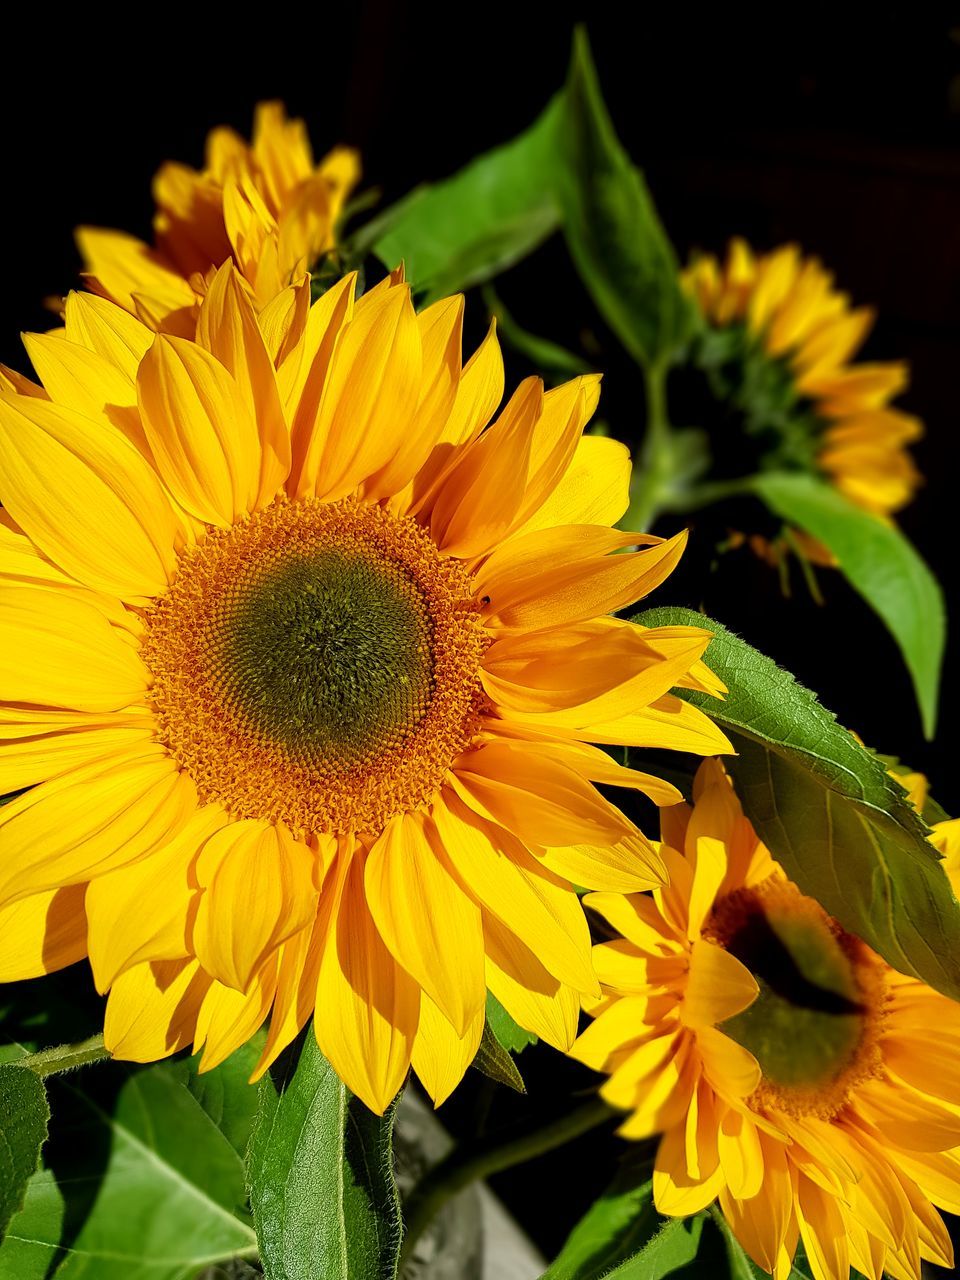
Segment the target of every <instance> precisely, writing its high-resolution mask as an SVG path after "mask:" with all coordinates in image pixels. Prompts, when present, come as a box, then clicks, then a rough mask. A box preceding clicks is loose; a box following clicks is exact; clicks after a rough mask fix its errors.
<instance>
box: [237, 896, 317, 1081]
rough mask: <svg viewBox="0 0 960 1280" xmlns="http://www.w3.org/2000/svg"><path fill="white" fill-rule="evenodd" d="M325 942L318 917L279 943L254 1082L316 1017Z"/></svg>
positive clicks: (252, 1077) (253, 1075)
mask: <svg viewBox="0 0 960 1280" xmlns="http://www.w3.org/2000/svg"><path fill="white" fill-rule="evenodd" d="M322 945H323V930H322V927H321V921H320V920H319V918H318V919H317V920H314V921H312V922H311V923H310V924H309V925H308V926H307V927H306V928H305V929H301V930H300V932H299V933H295V934H294V935H293V937H292V938H287V940H286V941H285V942H283V943H281V944H280V946H279V948H278V955H279V961H278V965H277V990H276V995H275V998H274V1004H273V1011H272V1012H271V1014H270V1028H269V1031H268V1033H267V1041H266V1044H265V1045H264V1047H263V1053H262V1054H261V1055H260V1059H259V1061H258V1062H257V1065H256V1067H255V1069H254V1072H253V1074H252V1076H251V1077H250V1081H251V1083H254V1082H255V1081H257V1080H259V1079H260V1077H261V1076H262V1075H263V1074H264V1072H266V1071H267V1070H269V1068H270V1067H271V1066H272V1064H273V1063H274V1062H275V1061H276V1059H277V1057H278V1056H279V1055H280V1054H281V1053H282V1052H283V1050H284V1049H285V1048H286V1047H287V1045H288V1044H290V1043H291V1042H292V1041H293V1040H295V1039H296V1037H297V1036H298V1035H299V1033H300V1030H301V1028H303V1027H305V1026H306V1024H307V1022H308V1021H309V1020H310V1018H311V1017H312V1016H313V1011H314V1006H315V1005H316V1002H317V978H318V976H319V973H320V955H321V950H322Z"/></svg>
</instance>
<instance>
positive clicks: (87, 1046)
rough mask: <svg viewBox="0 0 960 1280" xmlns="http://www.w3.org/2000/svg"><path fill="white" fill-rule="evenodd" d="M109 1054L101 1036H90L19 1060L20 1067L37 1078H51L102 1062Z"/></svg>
mask: <svg viewBox="0 0 960 1280" xmlns="http://www.w3.org/2000/svg"><path fill="white" fill-rule="evenodd" d="M109 1057H110V1052H109V1050H108V1049H106V1048H105V1047H104V1043H103V1036H91V1037H90V1039H89V1040H81V1041H80V1043H79V1044H61V1045H57V1047H56V1048H55V1049H41V1050H40V1052H39V1053H31V1054H29V1055H28V1056H27V1057H26V1058H21V1059H20V1063H19V1065H20V1066H23V1067H29V1068H30V1070H31V1071H35V1072H36V1073H37V1075H38V1076H52V1075H56V1074H57V1072H59V1071H72V1070H73V1069H74V1068H75V1067H85V1066H87V1064H88V1063H91V1062H102V1061H103V1060H104V1058H109Z"/></svg>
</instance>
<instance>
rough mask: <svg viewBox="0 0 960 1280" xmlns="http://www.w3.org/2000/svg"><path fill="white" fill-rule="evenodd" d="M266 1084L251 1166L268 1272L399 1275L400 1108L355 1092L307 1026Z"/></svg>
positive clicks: (278, 1276)
mask: <svg viewBox="0 0 960 1280" xmlns="http://www.w3.org/2000/svg"><path fill="white" fill-rule="evenodd" d="M298 1044H299V1045H300V1046H301V1048H300V1052H299V1054H298V1053H296V1052H291V1053H289V1054H288V1055H286V1056H285V1057H284V1059H282V1060H281V1061H282V1062H283V1065H282V1066H280V1065H279V1064H278V1068H276V1069H275V1071H274V1073H272V1074H271V1076H268V1077H265V1078H264V1080H263V1081H262V1082H261V1085H260V1112H259V1115H258V1118H257V1123H256V1125H255V1127H254V1131H253V1136H252V1138H251V1140H250V1150H249V1154H248V1160H247V1176H248V1181H249V1185H250V1199H251V1203H252V1205H253V1217H254V1222H255V1224H256V1228H257V1235H258V1237H259V1240H260V1257H261V1261H262V1263H263V1269H264V1274H265V1275H266V1276H267V1278H268V1280H316V1278H317V1277H320V1276H322V1277H323V1280H394V1278H395V1277H396V1274H397V1265H398V1258H399V1248H400V1237H401V1219H400V1201H399V1197H398V1194H397V1188H396V1184H395V1183H394V1178H393V1163H392V1156H391V1140H392V1133H393V1118H394V1115H393V1113H394V1108H393V1107H391V1109H390V1110H389V1111H388V1112H387V1114H386V1115H385V1116H375V1115H374V1114H373V1113H372V1112H371V1111H368V1110H367V1108H366V1107H365V1106H364V1105H363V1103H362V1102H360V1101H359V1100H358V1099H357V1098H354V1097H353V1096H352V1095H351V1094H350V1092H349V1091H348V1090H347V1088H346V1087H345V1086H344V1085H343V1084H342V1082H341V1081H340V1079H339V1078H338V1077H337V1075H336V1073H335V1072H334V1070H333V1068H332V1067H331V1066H330V1065H329V1063H328V1062H327V1061H326V1060H325V1059H324V1057H323V1055H322V1054H321V1053H320V1050H319V1049H318V1048H317V1044H316V1040H315V1038H314V1036H313V1032H312V1030H311V1029H309V1028H308V1030H307V1032H306V1033H305V1034H304V1035H303V1037H302V1038H301V1040H300V1041H299V1042H298Z"/></svg>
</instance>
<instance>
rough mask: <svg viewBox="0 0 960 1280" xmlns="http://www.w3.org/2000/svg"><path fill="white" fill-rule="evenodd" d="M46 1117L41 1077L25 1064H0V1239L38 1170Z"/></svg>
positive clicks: (45, 1103)
mask: <svg viewBox="0 0 960 1280" xmlns="http://www.w3.org/2000/svg"><path fill="white" fill-rule="evenodd" d="M49 1119H50V1108H49V1107H48V1106H47V1094H46V1090H45V1089H44V1087H43V1081H42V1080H41V1079H40V1077H39V1076H37V1075H35V1074H34V1072H32V1071H30V1070H28V1069H27V1068H26V1067H17V1066H12V1065H7V1066H0V1240H2V1239H3V1236H4V1233H5V1232H6V1229H7V1224H8V1223H9V1221H10V1219H11V1218H12V1217H13V1215H14V1214H15V1213H17V1212H18V1210H19V1209H20V1208H21V1207H22V1205H23V1198H24V1195H25V1193H26V1190H27V1183H28V1182H29V1181H30V1179H31V1178H32V1177H33V1175H34V1174H35V1173H36V1171H37V1165H38V1164H39V1163H40V1148H41V1147H42V1146H43V1144H44V1141H45V1140H46V1136H47V1121H48V1120H49Z"/></svg>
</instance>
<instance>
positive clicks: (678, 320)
mask: <svg viewBox="0 0 960 1280" xmlns="http://www.w3.org/2000/svg"><path fill="white" fill-rule="evenodd" d="M563 105H564V123H563V128H562V131H561V134H560V146H561V154H562V156H563V159H564V164H563V166H562V167H561V168H560V169H559V170H558V171H557V174H558V193H559V200H560V206H561V209H562V211H563V227H564V234H565V236H566V238H567V243H568V245H569V247H570V252H571V255H572V256H573V260H574V262H575V263H576V267H577V270H578V271H579V273H580V276H581V277H582V279H583V282H584V284H585V285H586V286H587V288H588V289H589V291H590V294H591V296H592V297H593V300H594V302H595V303H596V305H597V307H598V309H599V311H600V313H601V315H603V317H604V319H605V320H606V321H607V323H608V324H609V326H610V328H611V329H612V330H613V331H614V333H615V334H616V335H617V337H618V338H619V339H620V341H621V342H622V343H623V345H624V346H625V347H626V349H627V350H628V351H629V352H630V354H631V355H632V356H633V357H634V358H635V359H637V360H639V361H640V362H641V363H643V364H647V365H649V364H654V363H660V362H662V361H663V360H665V359H667V360H668V359H669V358H670V357H671V356H672V355H673V354H674V352H675V351H676V350H677V348H678V347H679V346H680V345H681V344H682V343H683V342H684V341H685V339H686V337H687V335H688V334H689V332H690V327H691V315H692V312H691V308H690V306H689V303H688V302H687V299H686V297H685V296H684V294H683V291H682V289H681V287H680V277H679V271H678V267H677V261H676V255H675V254H674V251H673V247H672V246H671V244H670V241H669V239H668V237H667V234H666V232H665V231H664V229H663V226H662V224H661V222H660V220H659V218H658V217H657V213H656V210H655V208H654V205H653V201H652V199H651V198H650V192H649V191H648V190H647V185H646V183H645V182H644V180H643V175H642V174H641V173H640V170H639V169H637V168H636V166H635V165H634V164H633V163H632V162H631V160H630V157H629V156H628V155H627V153H626V152H625V151H624V149H623V147H622V146H621V145H620V142H619V140H618V138H617V135H616V132H615V130H614V127H613V124H612V123H611V120H610V117H609V115H608V113H607V109H606V106H605V105H604V101H603V96H602V94H601V92H600V85H599V82H598V79H597V72H596V68H595V67H594V64H593V59H592V58H591V55H590V46H589V44H588V41H587V37H586V33H585V32H584V31H582V30H580V31H578V32H577V34H576V36H575V38H574V47H573V61H572V63H571V67H570V75H569V78H568V80H567V86H566V90H565V94H564V99H563Z"/></svg>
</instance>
